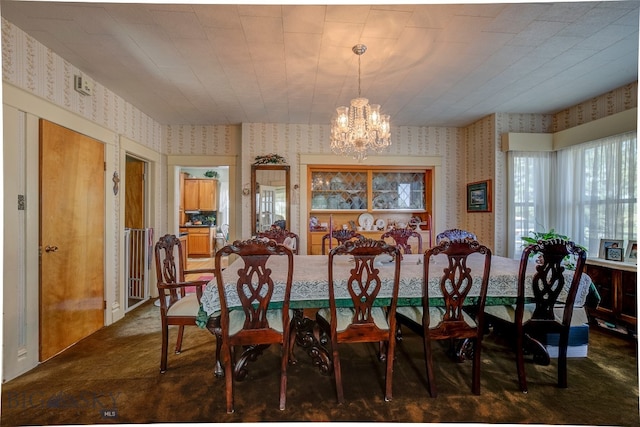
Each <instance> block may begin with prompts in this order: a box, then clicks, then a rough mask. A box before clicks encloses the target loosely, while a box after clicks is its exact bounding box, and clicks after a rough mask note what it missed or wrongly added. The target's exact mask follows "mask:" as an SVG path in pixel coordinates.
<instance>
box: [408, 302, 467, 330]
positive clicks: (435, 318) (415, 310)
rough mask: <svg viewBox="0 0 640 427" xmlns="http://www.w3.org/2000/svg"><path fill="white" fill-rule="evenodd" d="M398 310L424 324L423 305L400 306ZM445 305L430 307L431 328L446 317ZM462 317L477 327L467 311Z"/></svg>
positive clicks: (410, 318)
mask: <svg viewBox="0 0 640 427" xmlns="http://www.w3.org/2000/svg"><path fill="white" fill-rule="evenodd" d="M396 312H397V313H400V314H402V315H403V316H404V317H406V318H408V319H409V320H412V321H413V322H415V323H417V324H419V325H421V324H422V307H398V308H396ZM444 313H445V308H444V307H429V328H430V329H435V328H436V327H437V326H438V324H439V323H440V322H442V319H443V318H444ZM462 318H463V319H464V321H465V323H466V324H467V325H469V326H470V327H472V328H475V327H476V321H475V320H473V317H471V316H469V315H468V314H467V313H466V312H464V311H463V312H462Z"/></svg>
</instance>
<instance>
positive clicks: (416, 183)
mask: <svg viewBox="0 0 640 427" xmlns="http://www.w3.org/2000/svg"><path fill="white" fill-rule="evenodd" d="M371 184H372V185H371V188H372V208H373V209H380V210H386V209H391V210H411V211H419V210H424V208H425V207H424V172H374V173H373V177H372V183H371Z"/></svg>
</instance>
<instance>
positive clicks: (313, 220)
mask: <svg viewBox="0 0 640 427" xmlns="http://www.w3.org/2000/svg"><path fill="white" fill-rule="evenodd" d="M318 225H320V223H319V222H318V217H317V216H312V217H310V218H309V227H311V229H314V228H316V227H317V226H318Z"/></svg>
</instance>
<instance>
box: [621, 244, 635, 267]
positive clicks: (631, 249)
mask: <svg viewBox="0 0 640 427" xmlns="http://www.w3.org/2000/svg"><path fill="white" fill-rule="evenodd" d="M624 259H625V260H626V261H627V262H632V263H634V264H637V263H638V241H637V240H629V243H627V252H626V253H625V255H624Z"/></svg>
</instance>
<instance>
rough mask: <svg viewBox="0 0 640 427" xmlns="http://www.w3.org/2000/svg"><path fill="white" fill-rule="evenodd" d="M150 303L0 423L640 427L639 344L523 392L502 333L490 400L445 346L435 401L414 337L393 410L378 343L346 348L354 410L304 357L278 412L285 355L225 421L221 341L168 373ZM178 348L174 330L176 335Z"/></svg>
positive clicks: (17, 401) (26, 385)
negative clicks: (474, 389)
mask: <svg viewBox="0 0 640 427" xmlns="http://www.w3.org/2000/svg"><path fill="white" fill-rule="evenodd" d="M157 310H158V308H157V307H155V306H154V305H153V303H152V302H149V303H147V304H145V305H143V306H141V307H140V308H138V309H136V310H134V311H133V312H132V313H129V314H128V315H127V316H126V318H125V319H124V320H122V321H120V322H117V323H116V324H114V325H111V326H109V327H106V328H103V329H102V330H100V331H98V332H97V333H95V334H93V335H92V336H90V337H89V338H87V339H85V340H83V341H81V342H79V343H78V344H76V345H75V346H73V347H71V348H70V349H68V350H67V351H65V352H63V353H62V354H60V355H58V356H56V357H54V358H52V359H51V360H49V361H47V362H46V363H43V364H41V365H40V366H38V367H37V368H36V369H34V370H32V371H30V372H28V373H27V374H25V375H22V376H21V377H19V378H16V379H14V380H12V381H9V382H7V383H5V384H3V385H2V415H1V420H0V421H1V424H2V425H3V426H11V425H52V424H109V423H157V422H170V423H176V422H185V423H186V422H200V423H202V422H260V421H354V422H355V421H360V422H362V421H370V422H380V421H386V422H425V423H445V422H447V423H448V422H456V423H514V424H515V423H517V424H520V423H522V424H525V423H526V424H531V423H535V424H571V425H623V426H638V425H640V416H639V408H638V403H639V401H638V366H637V343H636V342H635V341H629V340H625V339H621V338H619V337H616V336H613V335H609V334H606V333H604V332H601V331H599V330H593V329H592V330H591V331H590V344H589V356H588V357H587V358H580V359H570V360H569V388H568V389H559V388H557V387H556V365H555V362H552V364H551V365H550V366H546V367H543V366H538V365H534V364H532V363H531V364H528V365H527V373H528V380H529V393H528V394H523V393H521V392H520V391H519V390H518V386H517V376H516V370H515V362H514V355H513V353H512V352H511V350H510V348H508V347H507V346H506V344H505V343H504V342H503V340H504V339H503V338H502V337H500V336H496V335H494V334H489V335H487V336H486V338H485V341H484V350H483V355H482V360H483V366H482V395H481V396H475V395H473V394H471V391H470V377H471V376H470V374H471V363H470V362H465V363H462V364H457V363H455V362H453V361H451V360H450V359H448V358H447V357H446V356H445V349H444V348H440V347H437V346H436V347H435V349H436V352H435V359H434V363H435V364H436V381H437V385H438V390H439V395H438V397H437V398H431V397H429V396H428V393H427V391H426V380H425V374H424V363H423V359H422V347H421V342H420V339H419V338H418V337H416V336H414V335H412V334H411V333H410V332H408V331H406V332H405V334H404V335H405V339H404V340H403V342H402V343H401V344H400V345H399V346H398V348H397V351H396V363H395V368H394V379H393V383H394V392H393V401H391V402H384V400H383V393H382V390H383V383H384V376H383V372H384V365H383V364H382V363H380V362H378V361H377V358H376V347H375V346H373V345H366V344H365V345H362V344H360V345H351V346H345V348H344V350H343V352H342V353H341V354H343V356H342V359H343V378H344V382H345V398H346V401H347V402H346V403H345V404H344V405H342V406H340V405H338V404H337V403H336V398H335V391H334V384H333V378H332V377H328V376H323V375H321V374H320V373H319V372H318V371H317V369H316V368H314V367H313V366H312V364H311V362H310V359H309V358H308V357H307V356H306V354H305V353H304V352H303V351H301V350H300V349H297V350H296V355H297V357H298V359H299V363H298V364H297V365H295V366H291V367H290V369H289V372H288V378H289V388H288V391H287V409H286V410H285V411H280V410H278V378H279V374H278V370H279V360H278V359H279V356H278V350H277V348H271V349H269V350H268V351H267V352H266V353H265V354H264V355H263V356H262V357H261V358H259V359H258V360H257V361H256V362H255V363H252V364H251V365H250V371H249V379H248V380H245V381H244V382H241V383H236V387H235V396H236V402H235V409H236V412H235V413H233V414H230V415H228V414H227V413H226V412H225V402H224V380H223V379H218V378H215V377H214V375H213V357H212V355H213V351H214V345H215V339H214V338H213V336H212V335H211V334H210V333H209V332H208V331H206V330H201V329H198V328H196V327H191V328H187V331H186V333H185V341H184V346H183V352H182V354H179V355H175V354H173V353H172V352H170V354H169V370H168V371H167V372H166V373H165V374H160V372H159V356H160V332H159V330H160V319H159V314H158V311H157ZM170 339H171V342H175V330H172V332H171V337H170Z"/></svg>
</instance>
